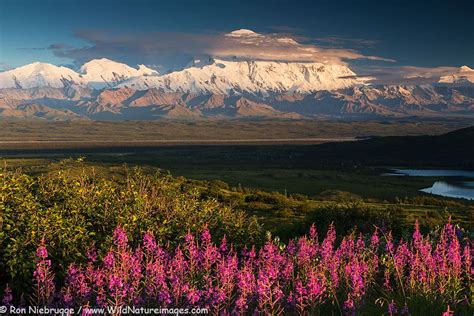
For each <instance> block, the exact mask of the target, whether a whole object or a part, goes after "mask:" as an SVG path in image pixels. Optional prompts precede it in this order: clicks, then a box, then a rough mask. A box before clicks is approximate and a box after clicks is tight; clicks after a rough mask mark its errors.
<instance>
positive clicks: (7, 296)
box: [2, 284, 13, 306]
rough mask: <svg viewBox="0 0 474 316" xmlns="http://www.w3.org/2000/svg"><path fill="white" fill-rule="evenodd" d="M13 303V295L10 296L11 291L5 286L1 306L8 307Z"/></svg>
mask: <svg viewBox="0 0 474 316" xmlns="http://www.w3.org/2000/svg"><path fill="white" fill-rule="evenodd" d="M12 301H13V294H12V290H11V289H10V287H9V286H8V284H7V286H6V288H5V291H4V292H3V299H2V303H3V305H5V306H10V305H11V303H12Z"/></svg>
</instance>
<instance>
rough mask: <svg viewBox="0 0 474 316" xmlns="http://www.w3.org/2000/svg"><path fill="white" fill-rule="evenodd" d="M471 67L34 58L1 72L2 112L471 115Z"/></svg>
mask: <svg viewBox="0 0 474 316" xmlns="http://www.w3.org/2000/svg"><path fill="white" fill-rule="evenodd" d="M473 82H474V70H472V69H470V68H469V67H466V66H463V67H460V68H459V69H458V71H456V72H454V73H453V74H452V75H448V76H443V77H441V78H440V82H439V83H437V84H435V85H371V84H370V83H369V82H368V79H367V78H360V77H358V76H357V74H356V73H355V72H354V71H352V70H351V69H350V68H349V67H348V66H346V65H344V64H331V63H316V62H311V63H309V62H306V63H305V62H276V61H260V60H241V59H238V58H228V59H214V58H205V59H195V60H194V61H193V62H191V63H190V64H189V65H188V66H187V67H186V68H184V69H183V70H179V71H175V72H171V73H167V74H160V73H159V72H158V71H156V70H154V69H151V68H149V67H147V66H145V65H139V66H137V67H136V68H133V67H130V66H128V65H126V64H122V63H118V62H115V61H112V60H108V59H105V58H102V59H95V60H91V61H89V62H87V63H85V64H84V65H82V66H81V67H79V68H78V69H77V70H73V69H71V68H68V67H64V66H55V65H52V64H47V63H38V62H37V63H33V64H29V65H26V66H22V67H18V68H15V69H12V70H9V71H4V72H1V73H0V118H3V119H44V120H77V119H94V120H132V119H133V120H150V119H159V118H179V119H198V118H209V117H211V118H262V117H264V118H266V117H271V118H284V119H295V118H314V117H328V118H368V117H371V118H374V117H392V118H399V117H407V116H419V117H439V118H444V117H447V116H449V117H466V116H468V117H470V116H474V85H473Z"/></svg>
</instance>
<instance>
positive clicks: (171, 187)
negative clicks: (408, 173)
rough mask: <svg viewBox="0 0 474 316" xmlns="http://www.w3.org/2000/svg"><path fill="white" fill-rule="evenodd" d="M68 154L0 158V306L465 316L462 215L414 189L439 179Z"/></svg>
mask: <svg viewBox="0 0 474 316" xmlns="http://www.w3.org/2000/svg"><path fill="white" fill-rule="evenodd" d="M183 124H184V123H183ZM275 124H277V123H275ZM377 124H378V123H377ZM340 135H341V134H339V136H340ZM22 146H24V144H23V145H22ZM35 146H36V145H35ZM53 147H54V146H53ZM73 147H74V146H72V147H69V148H51V147H49V146H46V147H45V148H43V147H41V148H36V149H35V148H31V147H29V145H26V148H25V147H22V148H16V149H15V148H3V149H2V150H1V151H0V155H1V157H2V160H1V161H2V169H1V171H0V188H1V189H0V293H2V292H3V299H2V301H3V304H4V305H15V306H17V305H19V304H27V305H28V304H30V305H35V306H47V307H71V308H76V309H77V308H80V307H81V308H82V307H104V306H107V307H115V308H118V309H120V308H121V307H124V306H132V305H133V306H137V307H170V308H171V307H202V308H209V309H210V310H211V313H212V314H223V313H224V314H225V313H236V314H247V313H253V312H256V313H262V314H274V315H279V314H300V315H307V314H316V315H327V314H328V313H330V314H345V315H353V314H360V315H382V314H384V315H396V314H406V315H408V314H410V315H426V314H437V315H441V314H442V313H446V312H447V313H451V312H452V311H454V312H455V314H456V315H471V314H472V311H473V308H472V306H473V293H472V268H471V265H472V258H471V249H470V247H471V241H472V237H473V227H474V222H473V218H474V217H473V212H474V202H472V201H468V200H462V199H452V198H440V197H435V196H432V195H429V194H425V193H422V192H419V190H420V189H421V188H425V187H428V186H430V185H431V184H432V183H433V181H435V180H440V179H442V177H441V178H440V177H386V176H382V174H383V173H385V172H388V171H390V169H391V168H393V167H398V165H390V164H389V165H381V164H376V165H371V164H364V163H361V162H356V161H354V160H350V159H349V160H347V159H340V160H339V159H334V160H332V161H329V160H326V159H325V158H324V157H321V156H318V155H315V153H317V152H318V150H319V147H318V146H314V145H307V144H306V145H303V144H300V145H297V144H292V145H284V144H272V145H261V144H260V145H257V144H247V145H236V144H234V145H218V144H214V145H206V146H204V145H199V146H196V145H181V146H159V147H156V146H154V147H150V146H139V147H129V146H117V147H106V148H99V147H97V148H96V147H94V146H92V148H91V147H87V148H83V147H80V148H73ZM338 148H339V147H338ZM340 156H341V157H344V156H345V154H344V153H343V152H342V153H341V154H340ZM453 161H455V160H453ZM462 161H463V162H465V160H462ZM456 165H457V162H454V166H456ZM421 258H423V260H421ZM111 314H114V313H113V312H112V313H111ZM115 314H118V313H115ZM446 315H448V314H446Z"/></svg>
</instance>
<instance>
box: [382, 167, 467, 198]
mask: <svg viewBox="0 0 474 316" xmlns="http://www.w3.org/2000/svg"><path fill="white" fill-rule="evenodd" d="M383 175H384V176H409V177H443V178H450V177H451V178H455V179H453V180H449V179H448V180H446V179H445V180H439V181H435V182H434V183H433V185H432V186H431V187H429V188H424V189H421V190H420V191H421V192H425V193H429V194H434V195H440V196H445V197H451V198H457V199H468V200H474V181H470V180H473V179H474V171H467V170H448V169H393V170H392V172H390V173H384V174H383Z"/></svg>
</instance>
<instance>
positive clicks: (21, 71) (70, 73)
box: [0, 62, 84, 89]
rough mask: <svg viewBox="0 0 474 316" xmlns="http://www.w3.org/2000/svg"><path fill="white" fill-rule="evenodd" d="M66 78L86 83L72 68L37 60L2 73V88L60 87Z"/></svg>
mask: <svg viewBox="0 0 474 316" xmlns="http://www.w3.org/2000/svg"><path fill="white" fill-rule="evenodd" d="M64 80H68V81H73V82H74V83H77V84H84V80H83V79H82V78H81V77H80V76H79V74H78V73H76V72H75V71H74V70H72V69H70V68H67V67H62V66H55V65H52V64H47V63H40V62H36V63H32V64H28V65H25V66H22V67H18V68H15V69H12V70H9V71H5V72H2V73H0V88H22V89H27V88H35V87H54V88H60V87H63V86H64V83H63V82H64Z"/></svg>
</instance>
